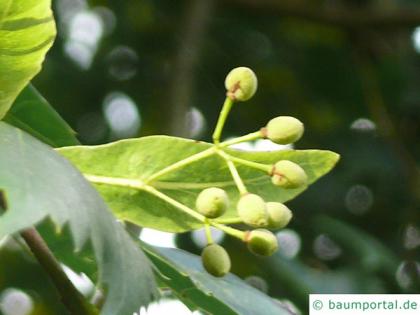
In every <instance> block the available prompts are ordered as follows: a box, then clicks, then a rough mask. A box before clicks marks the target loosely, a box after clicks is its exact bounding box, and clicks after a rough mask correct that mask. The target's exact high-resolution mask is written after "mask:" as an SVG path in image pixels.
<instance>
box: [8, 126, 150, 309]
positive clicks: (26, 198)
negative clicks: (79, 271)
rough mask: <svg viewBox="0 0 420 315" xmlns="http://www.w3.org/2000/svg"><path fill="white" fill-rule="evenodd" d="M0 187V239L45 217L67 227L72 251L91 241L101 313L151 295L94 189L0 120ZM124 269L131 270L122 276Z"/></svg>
mask: <svg viewBox="0 0 420 315" xmlns="http://www.w3.org/2000/svg"><path fill="white" fill-rule="evenodd" d="M0 134H1V135H2V136H1V138H0V165H1V166H2V167H1V168H0V187H1V189H2V190H3V191H4V193H5V196H6V202H7V209H6V212H5V213H4V214H3V215H2V217H1V220H0V239H1V238H3V237H4V236H6V235H9V234H14V233H17V232H19V231H21V230H23V229H25V228H28V227H30V226H32V225H35V224H37V223H39V222H41V221H42V220H44V219H45V218H47V217H50V218H51V219H52V220H53V221H54V222H55V223H56V225H57V230H58V231H59V230H60V227H62V226H63V225H64V224H68V226H69V228H70V231H71V234H72V237H73V240H74V247H75V249H76V250H80V249H82V248H83V246H84V245H85V244H86V242H87V241H88V240H90V241H91V244H92V248H93V250H94V253H95V256H96V260H97V264H98V266H99V279H100V283H101V284H102V285H103V287H104V288H106V291H107V299H106V302H105V305H104V308H103V310H102V313H101V314H104V315H113V314H129V313H130V312H131V313H132V312H134V311H136V310H137V309H138V308H139V307H140V306H141V305H147V304H148V303H149V302H150V300H151V299H152V297H153V296H154V294H155V290H154V280H153V277H152V272H151V268H150V266H149V263H148V260H147V259H146V257H145V256H144V254H143V253H142V252H141V251H140V249H139V248H138V247H137V245H135V243H134V242H133V241H132V240H131V239H130V237H129V236H128V234H127V233H126V232H125V231H124V229H123V227H122V226H121V225H120V224H119V223H117V222H116V221H115V219H114V217H113V216H112V215H111V214H110V213H109V212H108V209H107V207H106V205H105V204H104V203H103V201H102V200H101V198H100V197H99V196H98V194H97V193H96V192H95V190H94V189H93V188H92V187H91V186H90V185H89V184H88V183H87V182H86V181H85V180H84V178H83V177H82V176H81V175H80V174H79V173H78V171H77V170H76V169H74V168H73V167H72V166H71V165H70V164H69V163H68V162H67V161H66V160H65V159H63V158H62V157H61V156H60V155H58V154H57V153H55V152H54V151H53V150H51V149H50V148H49V147H48V146H46V145H44V144H42V143H40V142H39V141H37V140H36V139H34V138H33V137H31V136H29V135H27V134H25V133H24V132H22V131H20V130H19V129H16V128H14V127H11V126H9V125H8V124H6V123H3V122H0ZM127 270H130V271H133V272H127Z"/></svg>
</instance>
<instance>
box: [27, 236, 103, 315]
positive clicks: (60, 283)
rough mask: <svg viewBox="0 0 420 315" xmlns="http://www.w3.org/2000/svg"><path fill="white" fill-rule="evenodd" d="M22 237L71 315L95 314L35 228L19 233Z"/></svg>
mask: <svg viewBox="0 0 420 315" xmlns="http://www.w3.org/2000/svg"><path fill="white" fill-rule="evenodd" d="M21 235H22V238H23V239H24V240H25V242H26V244H27V245H28V247H29V248H30V250H31V251H32V253H33V254H34V256H35V257H36V259H37V260H38V262H39V264H40V265H41V266H42V267H43V268H44V270H45V271H46V272H47V274H48V276H49V277H50V279H51V281H52V283H53V284H54V285H55V287H56V289H57V291H58V293H59V295H60V297H61V301H62V302H63V304H64V306H65V307H66V308H67V310H68V311H69V314H71V315H97V314H98V313H97V311H96V310H95V309H94V308H93V306H90V305H89V304H88V303H87V302H86V300H85V299H84V298H83V296H82V295H81V294H80V292H79V291H77V289H76V288H75V287H74V285H73V283H72V282H71V281H70V280H69V278H68V277H67V275H66V274H65V272H64V271H63V268H62V267H61V265H60V263H59V262H58V261H57V259H56V258H55V257H54V254H53V253H52V252H51V250H50V249H49V248H48V245H47V244H46V243H45V241H44V239H43V238H42V237H41V235H40V234H39V233H38V231H37V230H36V229H35V228H30V229H27V230H25V231H23V232H22V233H21Z"/></svg>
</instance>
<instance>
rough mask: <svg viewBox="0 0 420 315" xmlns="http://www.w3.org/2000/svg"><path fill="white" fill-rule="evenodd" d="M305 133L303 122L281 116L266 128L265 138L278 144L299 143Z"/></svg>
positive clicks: (270, 122) (272, 120)
mask: <svg viewBox="0 0 420 315" xmlns="http://www.w3.org/2000/svg"><path fill="white" fill-rule="evenodd" d="M303 131H304V126H303V124H302V122H301V121H300V120H298V119H296V118H294V117H290V116H279V117H276V118H273V119H271V120H270V121H269V122H268V124H267V127H266V128H265V131H264V132H265V137H266V138H268V139H270V140H271V141H273V142H274V143H278V144H289V143H294V142H296V141H298V140H299V139H300V138H301V137H302V135H303Z"/></svg>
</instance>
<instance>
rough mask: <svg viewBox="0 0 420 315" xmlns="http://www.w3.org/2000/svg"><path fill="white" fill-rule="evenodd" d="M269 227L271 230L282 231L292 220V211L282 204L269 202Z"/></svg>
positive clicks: (267, 205)
mask: <svg viewBox="0 0 420 315" xmlns="http://www.w3.org/2000/svg"><path fill="white" fill-rule="evenodd" d="M266 207H267V212H268V227H269V228H270V229H282V228H284V227H285V226H286V225H287V224H289V222H290V220H291V219H292V216H293V214H292V211H290V209H289V208H288V207H286V206H285V205H284V204H282V203H280V202H267V203H266Z"/></svg>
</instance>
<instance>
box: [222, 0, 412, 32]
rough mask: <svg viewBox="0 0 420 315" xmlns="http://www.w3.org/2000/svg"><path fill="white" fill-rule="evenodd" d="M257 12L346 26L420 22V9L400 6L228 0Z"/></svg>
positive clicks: (394, 25) (383, 26)
mask: <svg viewBox="0 0 420 315" xmlns="http://www.w3.org/2000/svg"><path fill="white" fill-rule="evenodd" d="M224 2H226V3H233V4H235V5H240V6H243V7H246V8H249V9H252V10H254V12H261V13H265V14H266V13H268V14H274V15H276V16H283V17H295V18H301V19H305V20H308V21H313V22H318V23H322V24H329V25H332V26H338V27H343V28H366V27H367V28H379V29H389V28H410V27H414V26H418V25H420V10H414V9H413V10H409V9H399V10H392V11H377V10H375V11H374V10H371V9H354V8H345V9H343V8H320V7H313V6H310V5H308V4H302V2H301V1H300V2H299V3H296V2H294V1H281V0H225V1H224Z"/></svg>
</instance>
